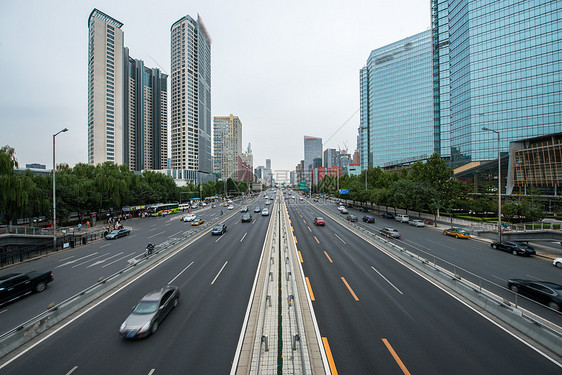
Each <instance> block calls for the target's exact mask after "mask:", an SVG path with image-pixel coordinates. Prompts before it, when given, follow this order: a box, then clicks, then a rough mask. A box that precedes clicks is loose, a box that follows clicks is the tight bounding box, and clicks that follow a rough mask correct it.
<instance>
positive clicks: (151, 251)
mask: <svg viewBox="0 0 562 375" xmlns="http://www.w3.org/2000/svg"><path fill="white" fill-rule="evenodd" d="M152 254H154V244H152V243H149V244H148V245H146V250H145V252H144V257H145V258H148V257H149V256H151V255H152Z"/></svg>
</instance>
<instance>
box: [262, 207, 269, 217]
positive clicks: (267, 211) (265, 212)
mask: <svg viewBox="0 0 562 375" xmlns="http://www.w3.org/2000/svg"><path fill="white" fill-rule="evenodd" d="M261 216H269V210H268V209H267V208H264V209H263V210H261Z"/></svg>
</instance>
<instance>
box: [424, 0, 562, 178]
mask: <svg viewBox="0 0 562 375" xmlns="http://www.w3.org/2000/svg"><path fill="white" fill-rule="evenodd" d="M431 7H432V30H433V82H434V88H435V92H434V96H435V100H434V103H435V106H436V107H435V126H436V128H439V127H441V130H440V133H441V134H442V135H447V131H448V128H450V141H448V142H449V143H450V154H451V164H452V166H453V167H458V166H461V165H464V164H466V163H468V162H471V161H483V160H494V159H496V158H497V137H496V135H495V134H492V133H490V132H488V131H483V130H482V128H483V127H486V128H489V129H493V130H496V131H498V132H499V133H500V140H501V152H502V153H504V154H506V153H507V152H508V150H509V144H510V142H512V141H517V140H521V139H527V138H533V137H538V136H542V135H547V134H552V133H557V132H560V129H562V101H561V100H560V87H561V84H562V74H561V73H562V64H560V56H561V55H562V43H560V35H562V17H561V16H560V15H561V14H562V2H561V1H550V0H535V1H524V0H517V1H485V2H475V1H469V0H432V1H431ZM445 139H446V138H445ZM444 144H445V145H447V143H446V142H445V143H444Z"/></svg>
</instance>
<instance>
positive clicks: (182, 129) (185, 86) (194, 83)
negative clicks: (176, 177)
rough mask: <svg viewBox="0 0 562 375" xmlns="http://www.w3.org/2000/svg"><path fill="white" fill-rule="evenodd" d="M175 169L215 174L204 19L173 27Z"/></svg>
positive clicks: (186, 20) (208, 41)
mask: <svg viewBox="0 0 562 375" xmlns="http://www.w3.org/2000/svg"><path fill="white" fill-rule="evenodd" d="M171 87H172V90H171V150H172V168H173V169H182V170H188V171H196V172H203V173H211V172H212V169H213V166H212V162H211V39H210V38H209V35H208V34H207V31H206V30H205V27H204V25H203V23H202V22H201V18H200V17H199V16H198V17H197V21H196V20H194V19H193V18H191V17H190V16H189V15H186V16H185V17H182V18H181V19H179V20H178V21H176V22H175V23H174V24H173V25H172V27H171Z"/></svg>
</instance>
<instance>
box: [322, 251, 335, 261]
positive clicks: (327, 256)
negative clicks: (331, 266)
mask: <svg viewBox="0 0 562 375" xmlns="http://www.w3.org/2000/svg"><path fill="white" fill-rule="evenodd" d="M324 254H326V258H328V260H329V261H330V263H334V262H332V258H330V256H329V255H328V253H327V252H325V251H324Z"/></svg>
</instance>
